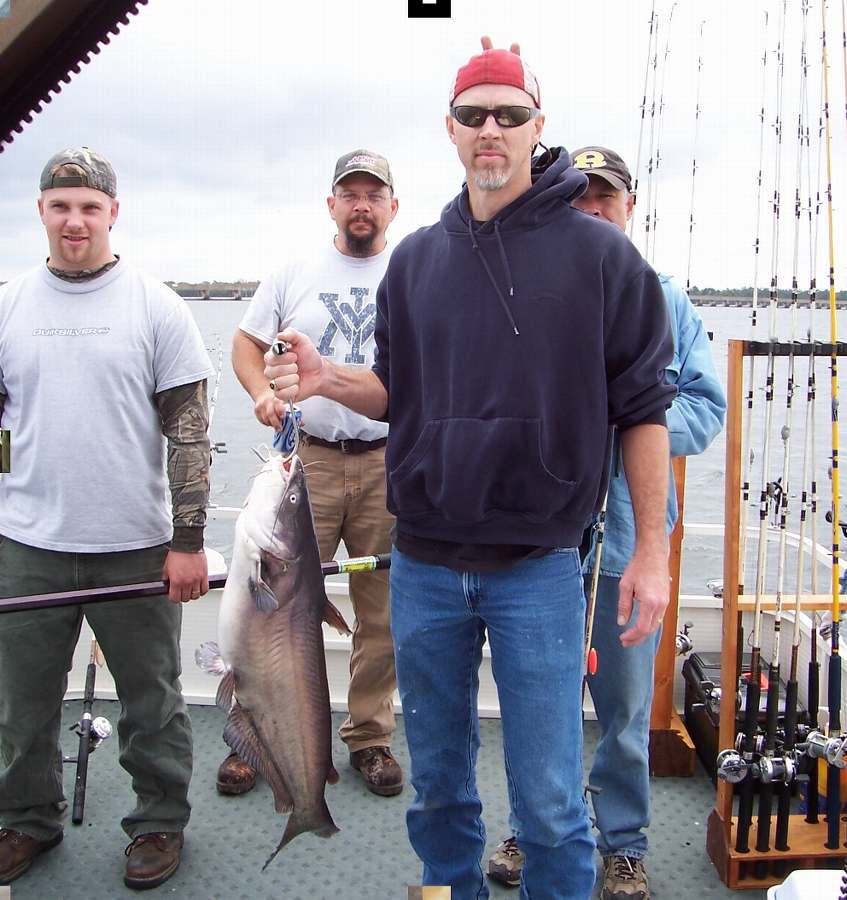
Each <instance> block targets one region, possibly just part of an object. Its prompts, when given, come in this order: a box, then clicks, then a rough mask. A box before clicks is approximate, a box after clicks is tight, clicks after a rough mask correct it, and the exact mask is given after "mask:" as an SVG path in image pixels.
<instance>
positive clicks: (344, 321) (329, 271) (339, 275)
mask: <svg viewBox="0 0 847 900" xmlns="http://www.w3.org/2000/svg"><path fill="white" fill-rule="evenodd" d="M389 255H390V253H389V250H388V249H387V248H386V249H385V250H383V251H382V252H381V253H378V254H377V255H376V256H368V257H365V258H364V259H360V258H358V257H354V256H345V255H344V254H343V253H341V252H340V251H339V250H337V249H336V247H335V244H329V245H326V246H324V247H322V248H321V250H320V251H319V252H318V253H316V254H314V255H312V256H308V257H306V258H303V259H297V260H295V261H292V262H290V263H287V264H286V265H285V266H283V267H282V268H281V269H279V270H278V271H276V272H274V273H273V274H272V275H270V276H269V277H268V278H265V279H264V280H263V281H262V282H261V284H260V285H259V287H258V288H257V289H256V293H255V295H254V296H253V299H252V300H251V301H250V305H249V306H248V307H247V312H246V313H245V314H244V318H243V319H242V320H241V325H240V326H239V327H240V328H241V330H242V331H244V332H246V333H247V334H250V335H252V336H253V337H255V338H258V339H259V340H260V341H262V343H264V344H268V345H270V344H272V343H273V342H274V341H275V340H276V336H277V332H279V331H281V330H282V329H283V328H288V327H289V326H292V327H294V328H296V329H297V330H298V331H302V332H303V333H304V334H307V335H308V336H309V337H310V338H311V339H312V341H313V342H314V345H315V346H316V347H317V348H318V352H319V353H320V354H321V356H326V357H327V358H329V359H331V360H332V361H333V362H336V363H340V364H342V365H353V366H362V367H363V368H364V367H367V368H370V367H371V366H372V365H373V360H374V349H375V344H374V326H375V325H376V289H377V287H378V286H379V283H380V281H382V276H383V275H384V274H385V270H386V268H387V266H388V258H389ZM297 405H298V407H299V408H300V409H301V411H302V413H303V428H304V430H305V431H307V432H308V433H309V434H311V435H314V436H315V437H319V438H323V439H324V440H325V441H340V440H344V439H345V438H358V439H360V440H364V441H373V440H376V439H377V438H383V437H385V436H386V435H387V434H388V425H386V424H385V423H384V422H375V421H374V420H373V419H368V418H366V417H365V416H362V415H359V413H354V412H352V411H351V410H349V409H347V407H346V406H342V405H341V404H340V403H336V402H335V401H334V400H327V399H326V398H325V397H311V398H309V399H308V400H304V401H303V402H302V403H298V404H297Z"/></svg>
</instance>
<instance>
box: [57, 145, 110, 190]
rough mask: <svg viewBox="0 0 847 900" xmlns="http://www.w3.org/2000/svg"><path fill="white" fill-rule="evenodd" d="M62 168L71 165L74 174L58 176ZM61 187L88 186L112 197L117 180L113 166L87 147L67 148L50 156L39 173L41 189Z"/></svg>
mask: <svg viewBox="0 0 847 900" xmlns="http://www.w3.org/2000/svg"><path fill="white" fill-rule="evenodd" d="M62 166H71V167H72V168H73V171H74V173H75V174H73V175H57V174H56V171H57V170H58V169H61V168H62ZM63 187H87V188H94V190H95V191H103V193H104V194H108V195H109V196H110V197H114V196H115V195H116V194H117V190H118V179H117V177H116V176H115V170H114V169H113V168H112V164H111V163H110V162H109V160H108V159H106V157H105V156H101V155H100V154H99V153H95V152H94V150H89V149H88V147H76V148H69V149H67V150H61V151H60V152H59V153H56V154H55V155H54V156H51V157H50V159H49V160H48V162H47V165H46V166H45V167H44V170H43V171H42V173H41V190H42V191H47V190H49V189H50V188H63Z"/></svg>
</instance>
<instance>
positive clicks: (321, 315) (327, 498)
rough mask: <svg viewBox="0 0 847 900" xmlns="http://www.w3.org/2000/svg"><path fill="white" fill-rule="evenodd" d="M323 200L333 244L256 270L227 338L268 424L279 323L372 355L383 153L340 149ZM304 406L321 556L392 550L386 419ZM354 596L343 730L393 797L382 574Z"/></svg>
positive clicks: (317, 404) (388, 181) (230, 772)
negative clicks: (270, 358)
mask: <svg viewBox="0 0 847 900" xmlns="http://www.w3.org/2000/svg"><path fill="white" fill-rule="evenodd" d="M327 207H328V210H329V214H330V217H331V218H332V219H333V220H334V221H335V223H336V226H337V234H336V235H335V236H334V238H333V242H332V244H331V245H330V244H325V245H323V244H322V245H321V246H320V247H319V248H317V249H316V250H315V251H313V252H312V253H309V254H305V255H300V256H295V257H292V258H291V259H289V260H287V261H286V263H285V264H284V265H283V266H282V268H281V269H279V270H277V271H276V272H274V273H272V274H271V275H270V276H268V277H267V278H265V279H263V281H262V283H261V284H260V285H259V287H258V289H257V291H256V294H255V296H254V297H253V299H252V300H251V301H250V306H249V307H248V309H247V312H246V313H245V315H244V318H243V319H242V321H241V324H240V326H239V329H238V331H237V332H236V334H235V338H234V340H233V350H232V360H233V366H234V368H235V373H236V375H237V376H238V379H239V381H240V382H241V384H242V385H243V386H244V388H245V390H246V391H247V392H248V393H249V394H250V396H251V397H252V399H253V402H254V403H255V414H256V418H257V419H258V420H259V421H260V422H262V423H263V424H265V425H270V426H271V427H272V428H275V429H279V428H281V424H282V416H283V415H284V413H285V404H284V403H283V402H282V401H281V400H279V399H277V398H275V397H274V393H273V391H272V390H271V389H270V387H269V386H268V379H267V378H265V376H264V374H263V369H264V367H265V364H264V361H263V354H264V353H265V352H266V351H267V350H268V348H269V347H270V345H271V343H272V342H273V341H274V339H275V337H276V334H277V332H278V331H280V330H281V329H282V328H285V327H287V326H291V325H293V326H294V327H296V328H298V329H300V330H302V331H304V332H305V333H307V334H309V335H310V337H311V338H312V340H313V341H314V343H315V345H316V346H317V347H318V349H319V352H320V353H321V355H323V356H325V357H326V358H328V359H337V360H339V361H342V362H344V363H346V364H349V365H352V366H355V367H359V368H362V369H364V368H369V367H370V366H371V365H372V364H373V358H374V325H375V321H376V289H377V286H378V285H379V283H380V281H381V280H382V276H383V275H384V274H385V269H386V267H387V265H388V257H389V255H390V251H389V249H388V247H387V244H386V238H385V232H386V229H387V228H388V226H389V225H390V224H391V221H392V220H393V219H394V216H395V215H396V213H397V199H396V198H395V197H394V181H393V179H392V176H391V170H390V169H389V166H388V161H387V160H386V159H385V158H384V157H383V156H380V155H379V154H378V153H373V152H371V151H370V150H362V149H360V150H353V151H352V152H350V153H346V154H344V156H342V157H341V158H340V159H339V160H338V161H337V163H336V165H335V171H334V173H333V177H332V192H331V194H330V196H329V197H328V198H327ZM300 409H301V412H302V416H303V419H302V430H301V432H300V438H301V439H300V449H299V454H300V456H301V458H302V459H303V462H304V463H305V464H306V471H307V478H308V482H309V496H310V499H311V502H312V510H313V512H314V516H315V529H316V531H317V537H318V543H319V545H320V551H321V559H322V560H324V561H326V560H331V559H332V558H333V557H334V555H335V552H336V550H337V549H338V544H339V542H340V541H342V540H343V541H344V545H345V547H346V548H347V551H348V553H349V554H350V555H352V556H370V555H373V554H377V553H387V552H388V551H389V550H390V549H391V537H390V531H391V527H392V525H393V523H394V519H393V517H392V516H391V515H389V513H388V512H387V510H386V504H385V443H386V435H387V434H388V426H387V425H386V424H385V423H383V422H375V421H374V420H373V419H369V418H367V417H365V416H361V415H358V414H357V413H354V412H351V411H350V410H348V409H347V408H346V407H344V406H342V405H341V404H340V403H335V402H334V401H332V400H326V399H324V398H323V397H315V398H312V399H309V400H305V401H304V402H303V403H302V404H301V407H300ZM310 463H316V465H314V466H312V465H310ZM350 600H351V601H352V604H353V611H354V613H355V617H356V618H355V623H354V625H353V652H352V656H351V658H350V687H349V690H348V695H347V706H348V716H347V719H346V720H345V722H344V723H343V724H342V726H341V728H340V729H339V734H340V736H341V739H342V740H343V741H344V742H345V743H346V745H347V747H348V749H349V751H350V764H351V765H352V766H353V768H354V769H357V770H358V771H359V772H360V773H361V775H362V778H363V779H364V782H365V786H366V787H367V788H368V790H369V791H371V792H372V793H374V794H377V795H379V796H386V797H389V796H394V795H395V794H399V793H400V791H401V790H402V788H403V773H402V771H401V769H400V766H399V764H398V763H397V761H396V760H395V759H394V757H393V755H392V754H391V750H390V745H391V736H392V734H393V732H394V705H393V694H394V688H395V684H396V679H395V674H394V646H393V644H392V641H391V626H390V619H389V611H388V576H387V573H386V572H384V571H383V572H363V573H357V574H352V575H350ZM255 779H256V772H255V770H254V769H253V767H252V766H250V765H249V764H248V763H247V762H246V761H244V760H242V759H240V758H239V757H238V756H237V755H236V754H234V753H233V754H230V755H229V756H228V757H227V758H226V759H225V760H224V762H223V763H222V764H221V767H220V769H219V771H218V782H217V784H218V790H219V791H220V792H221V793H225V794H240V793H244V792H245V791H248V790H250V788H251V787H252V786H253V784H254V783H255Z"/></svg>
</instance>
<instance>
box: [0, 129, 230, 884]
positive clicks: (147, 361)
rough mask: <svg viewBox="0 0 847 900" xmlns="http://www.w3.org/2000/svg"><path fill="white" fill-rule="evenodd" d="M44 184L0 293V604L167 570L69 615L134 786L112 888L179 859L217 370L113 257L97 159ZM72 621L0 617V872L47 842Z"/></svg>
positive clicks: (4, 879)
mask: <svg viewBox="0 0 847 900" xmlns="http://www.w3.org/2000/svg"><path fill="white" fill-rule="evenodd" d="M40 188H41V195H40V197H39V199H38V211H39V215H40V217H41V221H42V222H43V224H44V228H45V231H46V232H47V242H48V245H49V249H50V255H49V257H48V259H47V261H46V264H45V263H41V264H39V265H38V266H36V267H35V268H33V269H31V270H30V271H29V272H26V273H24V274H23V275H21V276H19V277H18V278H15V279H13V280H12V281H10V282H9V283H8V284H5V285H3V286H2V287H0V424H2V427H3V428H5V429H9V430H10V431H11V434H12V441H13V442H14V445H15V453H14V463H13V467H12V471H11V472H10V473H8V474H6V475H4V476H3V478H2V479H0V597H9V596H17V595H26V594H37V593H47V592H53V591H67V590H84V589H86V588H95V587H108V586H110V585H116V584H126V583H138V582H149V581H157V580H160V579H164V580H166V581H168V582H169V593H168V595H167V596H156V597H149V598H142V599H138V600H129V601H122V602H120V603H103V604H93V605H90V606H88V607H86V608H85V616H86V618H87V619H88V622H89V624H90V625H91V627H92V629H93V630H94V633H95V635H96V637H97V640H98V642H99V644H100V646H101V647H102V649H103V651H104V653H105V656H106V660H107V662H108V664H109V668H110V671H111V673H112V675H113V676H114V679H115V684H116V686H117V691H118V696H119V698H120V700H121V705H122V712H121V720H120V726H119V738H120V747H121V764H122V765H123V767H124V768H125V769H126V770H127V771H128V772H129V773H130V774H131V775H132V786H133V790H134V791H135V794H136V805H135V809H134V810H133V811H132V812H130V813H129V814H128V815H127V816H126V817H125V818H124V819H123V822H122V823H121V824H122V825H123V828H124V830H125V831H126V833H127V834H128V835H129V837H130V838H131V843H130V845H129V847H128V848H127V851H128V859H127V862H126V872H125V876H124V881H125V883H126V884H127V885H128V886H129V887H132V888H148V887H155V886H157V885H159V884H161V883H162V882H163V881H165V880H166V879H167V878H169V877H170V876H171V875H172V874H173V872H174V871H176V868H177V866H178V865H179V861H180V851H181V847H182V831H183V828H184V827H185V824H186V823H187V821H188V817H189V812H190V808H189V805H188V800H187V795H188V783H189V779H190V776H191V767H192V741H191V725H190V722H189V719H188V713H187V710H186V706H185V702H184V700H183V698H182V691H181V687H180V683H179V672H180V655H179V635H180V624H181V614H182V607H181V605H180V603H181V602H185V601H188V600H192V599H195V598H197V597H199V596H200V595H201V594H203V593H205V592H206V591H207V590H208V578H207V567H206V558H205V554H204V553H203V529H204V525H205V517H206V513H205V510H206V504H207V500H208V484H209V480H208V468H209V440H208V434H207V431H208V411H207V399H206V382H207V379H208V377H209V376H210V375H212V374H213V370H212V368H211V366H210V364H209V357H208V354H207V353H206V349H205V347H204V346H203V341H202V338H201V337H200V333H199V331H198V330H197V326H196V325H195V323H194V320H193V319H192V317H191V313H190V312H189V310H188V307H187V306H186V304H185V303H184V302H183V301H182V300H181V299H180V298H179V297H178V296H177V295H176V294H174V293H173V291H171V290H169V289H168V288H166V287H165V286H164V285H162V284H160V283H158V282H157V281H155V280H154V279H152V278H150V277H148V276H146V275H144V274H142V273H140V272H138V271H136V270H135V269H133V268H132V267H130V266H129V265H128V264H127V263H126V262H125V261H124V260H122V259H120V258H119V257H118V256H117V255H116V254H115V253H113V252H112V249H111V243H110V235H109V232H110V231H111V228H112V226H113V225H114V224H115V221H116V219H117V216H118V201H117V199H116V195H117V179H116V178H115V172H114V169H113V168H112V166H111V165H110V163H109V162H108V160H106V159H105V158H104V157H102V156H101V155H100V154H98V153H95V152H94V151H93V150H90V149H88V148H87V147H80V148H75V149H68V150H63V151H61V152H60V153H57V154H56V155H55V156H53V157H52V158H51V159H50V161H49V162H48V163H47V165H46V166H45V167H44V171H43V172H42V174H41V180H40ZM166 443H167V472H166V471H165V465H164V462H163V460H164V458H165V450H166V447H165V444H166ZM168 484H169V485H170V493H171V502H172V511H171V509H169V507H168V502H167V490H168ZM169 599H170V601H172V602H170V603H169V602H168V600H169ZM82 616H83V609H82V607H79V606H76V607H73V606H71V607H63V608H58V609H49V610H39V611H38V612H28V611H24V612H14V613H9V614H7V615H4V616H0V884H8V883H9V882H11V881H14V880H15V879H16V878H18V877H20V876H21V875H23V874H24V873H25V872H26V871H27V869H29V867H30V865H31V864H32V862H33V860H34V859H35V858H36V857H37V856H38V855H39V854H40V853H42V852H44V851H45V850H49V849H50V848H52V847H54V846H56V845H57V844H58V843H59V842H60V841H61V840H62V804H63V802H64V794H63V790H62V771H61V763H60V760H61V758H62V757H61V753H60V750H59V744H58V738H59V728H60V725H61V703H62V696H63V694H64V691H65V688H66V685H67V671H68V670H69V668H70V665H71V659H72V656H73V651H74V646H75V644H76V641H77V637H78V635H79V630H80V626H81V622H82Z"/></svg>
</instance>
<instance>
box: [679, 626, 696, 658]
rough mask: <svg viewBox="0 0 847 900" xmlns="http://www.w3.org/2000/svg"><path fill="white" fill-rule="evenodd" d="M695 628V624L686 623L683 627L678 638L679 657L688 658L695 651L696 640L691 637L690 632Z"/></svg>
mask: <svg viewBox="0 0 847 900" xmlns="http://www.w3.org/2000/svg"><path fill="white" fill-rule="evenodd" d="M693 627H694V623H693V622H686V623H685V624H684V625H683V626H682V631H680V632H679V633H678V634H677V636H676V655H677V656H687V655H688V654H689V653H690V652H691V651H692V650H693V649H694V639H693V638H692V637H691V635H690V634H689V632H690V631H691V629H692V628H693Z"/></svg>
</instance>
